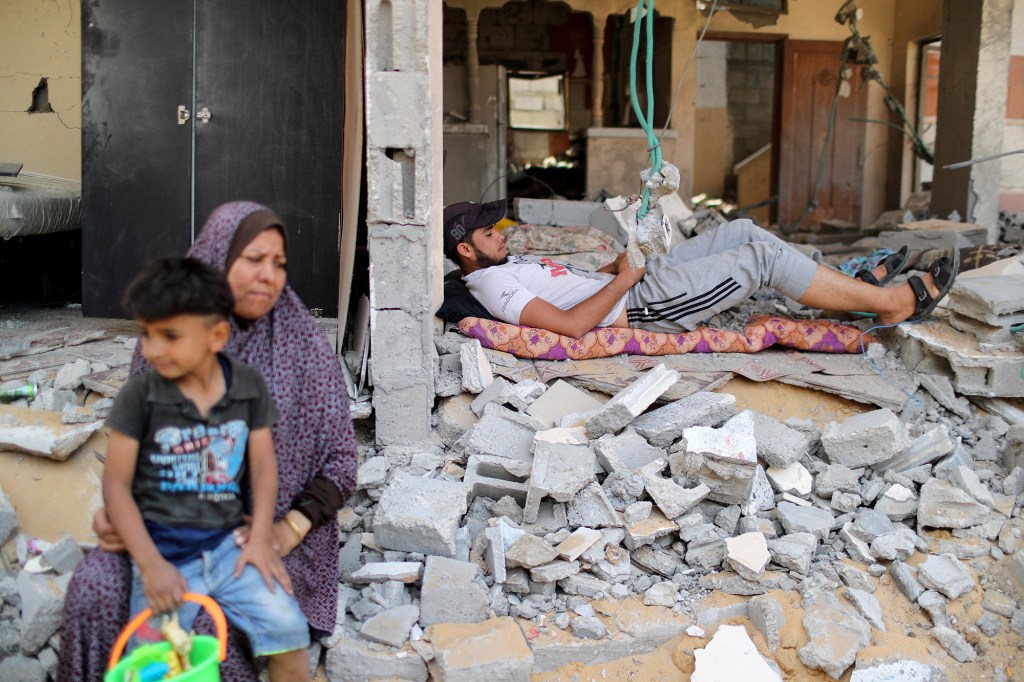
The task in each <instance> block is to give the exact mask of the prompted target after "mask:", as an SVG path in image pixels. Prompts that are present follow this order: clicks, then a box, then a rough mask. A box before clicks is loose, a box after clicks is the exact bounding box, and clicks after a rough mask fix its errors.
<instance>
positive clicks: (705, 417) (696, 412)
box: [632, 392, 736, 448]
mask: <svg viewBox="0 0 1024 682" xmlns="http://www.w3.org/2000/svg"><path fill="white" fill-rule="evenodd" d="M735 413H736V398H735V396H732V395H729V394H728V393H710V392H698V393H694V394H692V395H688V396H686V397H685V398H683V399H682V400H676V401H675V402H672V403H669V404H668V405H665V406H664V407H659V408H658V409H656V410H651V411H650V412H648V413H647V414H645V415H643V416H641V417H638V418H637V419H634V420H633V424H632V426H633V428H634V429H636V432H637V433H639V434H640V435H641V436H643V437H644V438H646V439H647V441H648V442H649V443H650V444H651V445H653V446H655V447H658V448H667V447H668V446H669V445H671V444H672V442H673V441H675V440H677V439H678V438H680V437H681V436H682V435H683V431H684V430H686V429H687V428H690V427H692V426H705V427H713V426H719V425H720V424H722V423H724V422H725V421H726V420H727V419H729V417H731V416H733V415H734V414H735Z"/></svg>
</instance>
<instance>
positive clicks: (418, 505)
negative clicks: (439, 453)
mask: <svg viewBox="0 0 1024 682" xmlns="http://www.w3.org/2000/svg"><path fill="white" fill-rule="evenodd" d="M468 499H469V488H468V487H467V486H465V485H464V484H462V483H452V482H449V481H443V480H439V479H428V478H420V477H416V476H396V477H395V479H394V480H392V481H391V483H390V484H389V485H388V486H387V487H386V488H385V489H384V492H383V494H382V495H381V498H380V501H379V502H378V503H377V509H376V512H375V513H374V515H373V536H374V539H375V540H376V542H377V543H378V544H379V545H380V546H381V547H383V548H385V549H395V550H399V551H402V552H419V553H421V554H435V555H437V556H444V557H454V556H455V531H456V529H457V528H458V527H459V522H460V521H461V520H462V517H463V516H465V514H466V512H467V511H468V510H469V501H468Z"/></svg>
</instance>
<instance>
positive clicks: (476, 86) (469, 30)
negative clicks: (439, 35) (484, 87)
mask: <svg viewBox="0 0 1024 682" xmlns="http://www.w3.org/2000/svg"><path fill="white" fill-rule="evenodd" d="M479 20H480V13H479V11H473V10H466V85H467V86H468V88H469V122H470V123H479V122H480V53H479V52H478V51H477V46H476V39H477V26H478V22H479Z"/></svg>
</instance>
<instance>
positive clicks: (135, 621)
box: [107, 592, 228, 670]
mask: <svg viewBox="0 0 1024 682" xmlns="http://www.w3.org/2000/svg"><path fill="white" fill-rule="evenodd" d="M182 598H183V599H184V600H185V601H190V602H195V603H196V604H199V605H200V606H202V607H203V608H204V609H206V611H207V612H208V613H209V614H210V616H211V617H212V618H213V624H214V625H215V626H216V627H217V643H218V644H219V647H218V655H219V658H220V660H222V661H223V660H224V659H225V658H226V657H227V655H228V622H227V621H226V620H225V619H224V612H223V611H221V608H220V606H218V605H217V602H215V601H214V600H212V599H210V598H209V597H207V596H206V595H205V594H196V593H195V592H186V593H185V594H184V595H183V596H182ZM152 615H153V609H143V610H142V611H141V612H140V613H139V614H138V615H137V616H135V617H134V618H132V619H131V620H130V621H129V622H128V625H126V626H125V628H124V630H122V631H121V634H120V635H118V636H117V641H116V642H114V650H113V651H111V652H110V660H109V661H108V662H107V669H108V670H113V669H114V666H116V665H117V662H118V661H119V660H121V654H122V653H123V652H124V648H125V647H126V646H127V645H128V640H129V639H130V638H131V636H132V635H134V634H135V631H136V630H138V629H139V628H140V627H141V626H142V624H143V623H145V622H146V619H147V618H149V617H150V616H152Z"/></svg>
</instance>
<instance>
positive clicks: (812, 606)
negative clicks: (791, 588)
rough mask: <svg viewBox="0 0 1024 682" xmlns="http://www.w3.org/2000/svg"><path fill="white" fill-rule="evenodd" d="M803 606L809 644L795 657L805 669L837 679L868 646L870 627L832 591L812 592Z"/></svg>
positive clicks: (805, 599)
mask: <svg viewBox="0 0 1024 682" xmlns="http://www.w3.org/2000/svg"><path fill="white" fill-rule="evenodd" d="M803 606H804V619H803V620H804V630H806V631H807V637H808V639H809V640H810V641H809V642H808V643H807V645H806V646H804V647H802V648H801V649H800V650H799V651H798V652H797V655H798V656H799V657H800V660H801V662H803V664H804V665H806V666H807V667H808V668H811V669H812V670H823V671H825V672H826V673H827V674H828V675H830V676H831V677H832V678H834V679H839V678H840V677H841V676H842V675H843V673H844V672H845V671H846V669H847V668H849V667H850V666H851V665H853V663H854V661H856V659H857V652H858V651H860V650H861V649H863V648H864V647H866V646H868V645H869V644H871V628H870V627H869V626H868V624H867V623H866V622H864V619H863V618H861V617H860V615H859V614H857V613H856V612H854V611H853V610H852V609H851V607H849V606H846V605H844V604H842V603H840V601H839V600H838V599H837V598H836V596H835V594H833V593H832V592H828V591H813V592H811V593H810V594H808V595H806V596H805V597H804V604H803Z"/></svg>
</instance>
